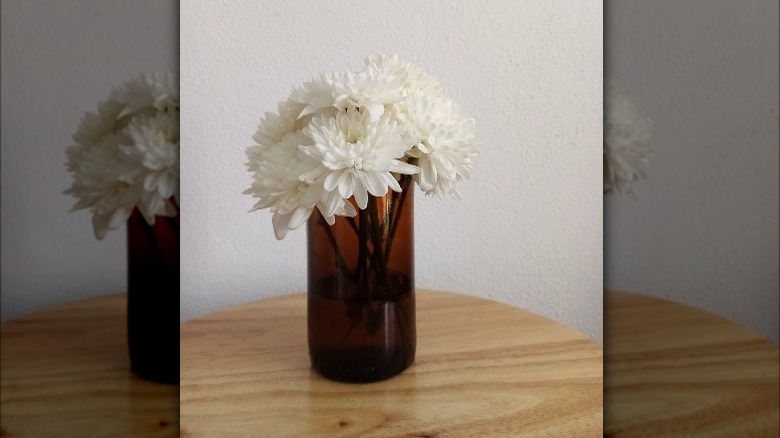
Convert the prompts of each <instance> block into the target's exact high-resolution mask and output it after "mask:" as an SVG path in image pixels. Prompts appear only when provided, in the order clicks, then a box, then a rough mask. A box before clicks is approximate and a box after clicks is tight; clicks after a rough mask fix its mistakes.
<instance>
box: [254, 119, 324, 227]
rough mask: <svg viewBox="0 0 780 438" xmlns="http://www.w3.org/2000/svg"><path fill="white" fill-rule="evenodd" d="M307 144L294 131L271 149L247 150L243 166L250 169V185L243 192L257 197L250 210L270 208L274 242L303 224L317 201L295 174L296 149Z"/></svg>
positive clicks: (299, 161) (297, 163)
mask: <svg viewBox="0 0 780 438" xmlns="http://www.w3.org/2000/svg"><path fill="white" fill-rule="evenodd" d="M309 141H310V140H309V139H308V137H306V136H305V135H303V133H302V132H300V131H298V132H293V133H290V134H287V135H286V136H284V137H283V138H282V140H281V141H280V142H279V143H277V144H275V145H273V146H253V147H251V148H250V149H249V150H248V151H247V155H248V157H249V161H248V162H247V166H248V167H249V168H250V169H254V182H253V183H252V187H250V188H249V189H247V190H245V191H244V193H245V194H251V195H252V196H253V197H255V198H259V201H257V203H256V204H255V206H254V207H253V208H252V210H250V211H255V210H260V209H263V208H270V209H271V212H272V213H273V219H272V222H273V225H274V233H275V234H276V238H277V239H283V238H284V237H285V236H286V235H287V231H289V230H294V229H296V228H298V227H300V226H301V225H303V223H304V222H306V220H307V219H308V218H309V216H310V215H311V212H312V210H313V209H314V206H315V204H316V202H317V196H316V195H315V196H311V192H312V191H313V190H312V189H311V185H310V184H308V183H306V182H303V181H300V180H299V179H298V177H297V174H295V172H296V171H297V169H299V168H300V166H301V165H302V163H301V160H300V159H299V158H298V151H299V150H298V147H299V146H300V145H302V144H306V143H308V142H309ZM307 193H309V196H307ZM312 198H313V199H312Z"/></svg>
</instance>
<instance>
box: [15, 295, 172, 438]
mask: <svg viewBox="0 0 780 438" xmlns="http://www.w3.org/2000/svg"><path fill="white" fill-rule="evenodd" d="M126 308H127V295H126V294H116V295H108V296H101V297H97V298H90V299H86V300H82V301H77V302H74V303H70V304H65V305H62V306H57V307H55V308H52V309H50V310H45V311H41V312H36V313H33V314H30V315H27V316H24V317H22V318H18V319H14V320H10V321H8V322H5V323H3V324H2V325H0V353H1V354H0V358H1V359H0V403H2V408H0V436H2V437H6V436H8V437H35V438H38V437H48V436H67V437H70V436H73V437H126V436H130V437H132V436H137V437H171V436H177V435H178V424H179V415H178V413H179V412H178V410H179V409H178V400H179V397H178V392H179V391H178V389H179V388H178V386H176V385H165V384H160V383H154V382H149V381H146V380H142V379H141V378H139V377H137V376H135V375H134V374H133V373H132V372H131V371H130V358H129V356H128V350H127V348H128V347H127V319H126Z"/></svg>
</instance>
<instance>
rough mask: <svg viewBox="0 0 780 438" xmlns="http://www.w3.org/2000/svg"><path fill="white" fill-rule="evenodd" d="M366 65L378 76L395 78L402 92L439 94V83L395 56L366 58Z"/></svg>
mask: <svg viewBox="0 0 780 438" xmlns="http://www.w3.org/2000/svg"><path fill="white" fill-rule="evenodd" d="M366 65H367V66H368V67H369V68H372V69H374V70H375V71H376V74H378V75H380V76H396V77H399V78H400V79H401V81H402V82H403V90H404V91H407V92H408V91H414V90H426V91H431V92H441V88H440V87H439V81H438V80H436V78H434V77H432V76H428V75H427V74H426V73H425V72H424V71H422V69H420V68H419V67H417V66H415V65H412V64H411V63H409V62H407V61H404V60H402V59H401V58H400V57H399V56H398V55H397V54H395V55H392V56H387V55H372V56H369V57H368V58H366Z"/></svg>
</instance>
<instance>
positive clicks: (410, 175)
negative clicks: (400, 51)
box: [244, 55, 480, 239]
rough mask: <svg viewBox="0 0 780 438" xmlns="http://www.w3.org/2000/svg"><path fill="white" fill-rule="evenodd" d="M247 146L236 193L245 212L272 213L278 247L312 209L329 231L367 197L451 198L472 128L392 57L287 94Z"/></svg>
mask: <svg viewBox="0 0 780 438" xmlns="http://www.w3.org/2000/svg"><path fill="white" fill-rule="evenodd" d="M253 138H254V140H255V141H256V142H257V144H256V145H254V146H251V147H249V148H248V149H247V155H248V158H249V160H248V162H247V166H248V170H249V171H250V172H251V173H253V176H254V182H253V184H252V186H251V187H250V188H249V189H248V190H246V191H245V192H244V193H245V194H250V195H252V196H253V197H255V198H259V200H258V201H257V203H256V204H255V206H254V208H253V209H252V211H255V210H259V209H264V208H268V209H270V211H271V212H273V218H272V222H273V227H274V232H275V235H276V238H277V239H283V238H284V237H285V236H286V235H287V232H288V231H289V230H294V229H297V228H298V227H300V226H301V225H303V224H304V223H305V222H306V221H307V219H308V218H309V216H310V215H311V214H312V211H313V210H314V209H315V208H317V209H318V210H319V212H320V213H322V216H323V217H324V218H325V219H326V221H327V222H328V223H329V224H331V225H332V224H333V222H334V217H335V216H347V217H354V216H356V215H357V214H358V210H361V211H362V210H365V209H366V207H367V205H369V202H368V199H369V195H370V196H374V197H380V196H385V195H386V194H387V192H388V190H392V191H393V192H395V193H402V192H403V191H405V190H407V189H410V181H411V180H413V181H414V182H415V183H416V184H417V185H418V186H419V187H420V189H422V191H423V192H425V193H426V194H429V195H436V196H439V197H443V196H449V195H452V196H455V197H458V188H457V184H458V182H460V181H461V180H463V179H467V178H469V177H470V175H471V171H472V170H473V168H474V166H473V164H472V162H471V158H472V157H473V156H474V155H476V154H477V153H478V152H479V146H480V140H479V138H478V135H477V132H476V127H475V123H474V120H473V119H471V118H469V117H467V116H466V115H465V114H464V113H463V112H462V111H461V110H460V109H459V108H458V106H457V105H456V104H455V103H454V102H453V101H452V100H451V99H450V98H449V97H447V96H446V95H445V94H444V93H443V92H442V89H441V87H440V86H439V83H438V81H437V80H436V79H435V78H433V77H431V76H428V75H427V74H425V73H424V72H423V71H422V70H421V69H420V68H418V67H416V66H414V65H412V64H410V63H409V62H407V61H404V60H402V59H401V58H399V57H398V55H393V56H386V55H375V56H370V57H368V58H367V59H366V63H365V67H364V68H363V69H362V70H361V71H359V72H354V73H353V72H340V73H333V74H322V75H321V76H319V77H318V78H315V79H313V80H311V81H309V82H306V83H304V84H303V85H301V86H300V87H297V88H294V89H293V91H292V94H291V95H290V96H289V98H288V99H287V100H285V101H283V102H280V103H279V104H278V111H277V112H275V113H272V112H267V113H266V114H265V117H264V118H263V119H262V120H261V122H260V124H259V128H258V130H257V132H256V133H255V134H254V136H253ZM350 198H354V201H355V203H354V204H353V203H352V202H350V201H349V199H350ZM355 207H357V209H356V208H355Z"/></svg>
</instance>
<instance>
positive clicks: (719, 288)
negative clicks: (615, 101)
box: [604, 0, 780, 342]
mask: <svg viewBox="0 0 780 438" xmlns="http://www.w3.org/2000/svg"><path fill="white" fill-rule="evenodd" d="M604 12H605V26H604V32H605V36H604V56H605V64H604V65H605V77H606V78H611V79H613V80H614V81H615V82H617V83H618V84H620V85H621V88H622V91H623V94H625V95H626V96H627V97H628V98H629V99H631V100H632V101H633V102H634V103H635V104H636V105H637V106H638V107H639V109H640V110H641V111H642V112H643V113H644V114H645V115H646V116H649V117H650V118H652V120H653V122H654V143H655V150H656V152H655V156H654V157H653V158H652V160H651V163H650V172H649V177H648V179H647V180H644V181H640V182H639V183H637V184H636V185H635V189H636V194H637V198H636V199H631V198H625V197H623V198H621V197H613V196H608V197H605V200H604V282H605V287H606V288H607V289H616V290H625V291H632V292H637V293H642V294H648V295H654V296H659V297H665V298H669V299H672V300H675V301H678V302H682V303H685V304H689V305H692V306H695V307H698V308H701V309H705V310H708V311H710V312H713V313H715V314H718V315H720V316H724V317H726V318H728V319H731V320H733V321H735V322H737V323H739V324H741V325H743V326H745V327H748V328H751V329H753V330H755V331H757V332H759V333H760V334H762V335H764V336H766V337H768V338H770V339H772V340H773V341H774V342H779V341H780V335H779V334H778V330H779V328H778V307H779V306H778V295H779V294H780V292H779V291H780V285H779V284H778V270H779V269H780V268H778V266H779V263H778V242H779V241H780V238H779V237H778V230H779V229H780V224H779V223H778V208H779V199H780V196H779V195H778V186H779V185H780V184H779V183H780V181H779V178H778V168H779V167H780V165H779V163H780V158H779V154H778V152H779V151H780V139H779V138H778V125H779V119H778V117H779V113H778V93H779V91H778V77H779V73H780V72H778V56H779V55H778V53H779V49H778V35H779V30H778V2H777V1H776V0H741V1H733V0H685V1H677V0H675V1H665V0H654V1H614V0H613V1H609V2H605V11H604Z"/></svg>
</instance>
